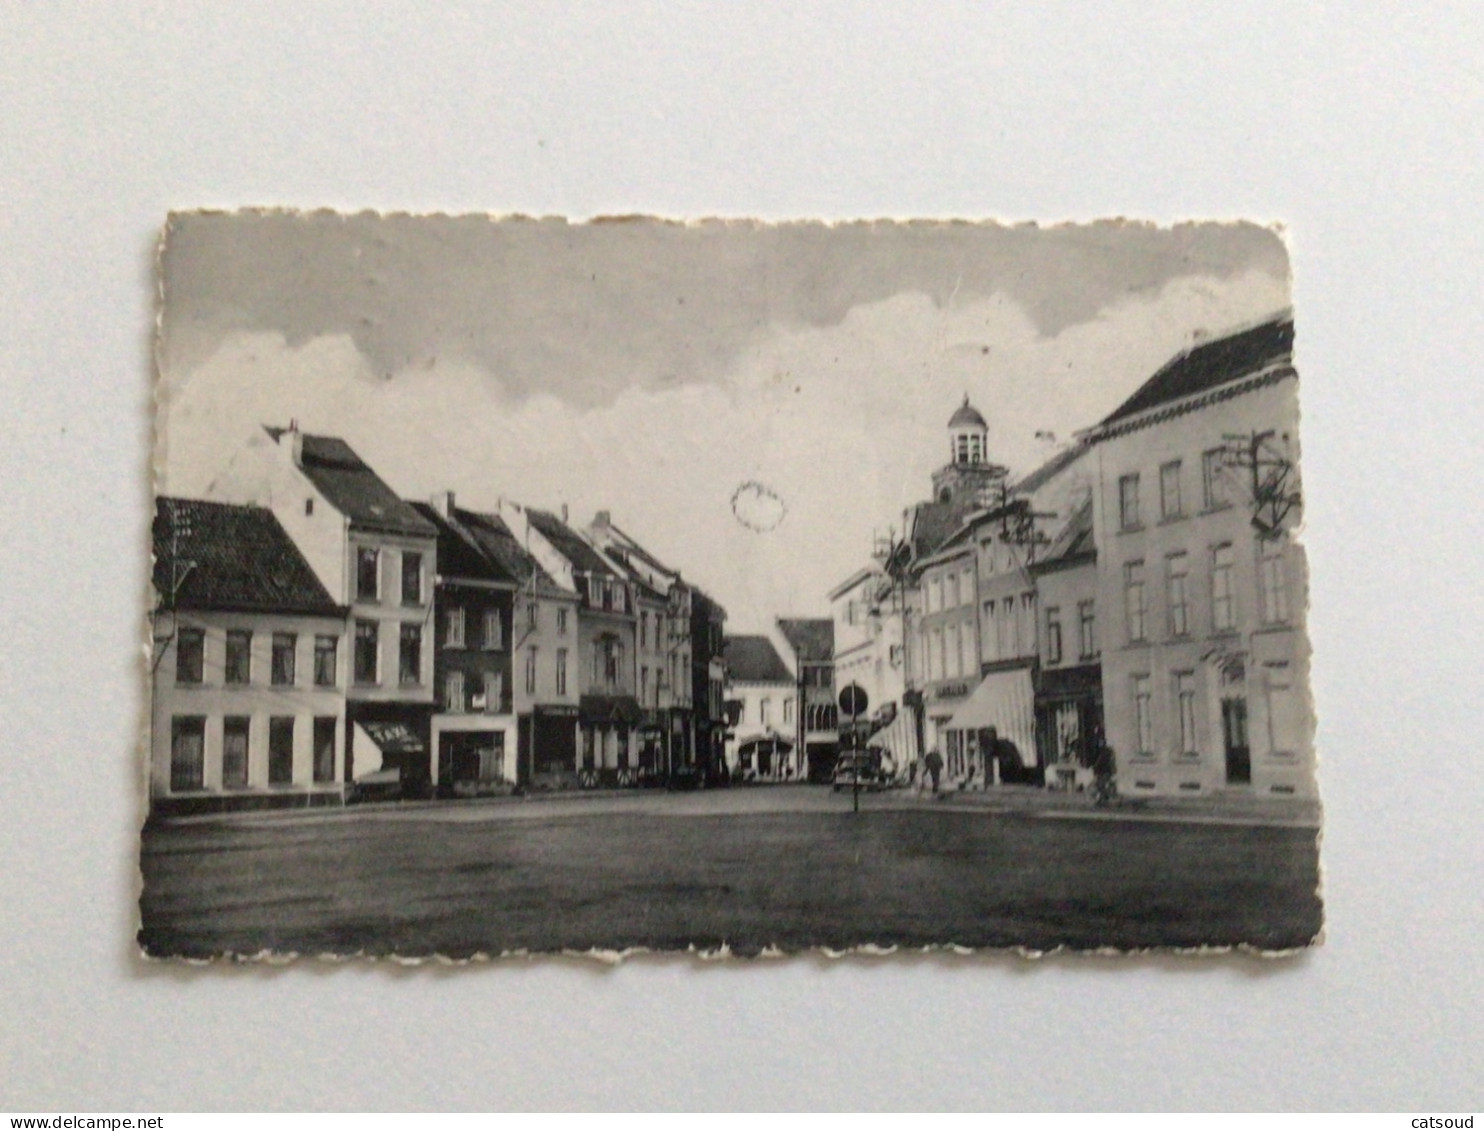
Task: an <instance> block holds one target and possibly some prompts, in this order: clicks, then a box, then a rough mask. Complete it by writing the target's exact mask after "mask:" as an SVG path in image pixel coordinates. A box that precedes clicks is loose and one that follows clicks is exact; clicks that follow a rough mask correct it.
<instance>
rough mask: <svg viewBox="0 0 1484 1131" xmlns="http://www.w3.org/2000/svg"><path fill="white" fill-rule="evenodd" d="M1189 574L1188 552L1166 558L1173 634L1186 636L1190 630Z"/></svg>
mask: <svg viewBox="0 0 1484 1131" xmlns="http://www.w3.org/2000/svg"><path fill="white" fill-rule="evenodd" d="M1189 575H1190V556H1189V555H1188V554H1186V553H1184V552H1180V553H1175V554H1171V555H1170V556H1169V557H1167V558H1166V559H1165V602H1166V604H1167V605H1168V607H1169V611H1170V635H1171V636H1184V635H1186V634H1187V633H1189V632H1190V601H1189V597H1188V596H1187V582H1188V581H1189Z"/></svg>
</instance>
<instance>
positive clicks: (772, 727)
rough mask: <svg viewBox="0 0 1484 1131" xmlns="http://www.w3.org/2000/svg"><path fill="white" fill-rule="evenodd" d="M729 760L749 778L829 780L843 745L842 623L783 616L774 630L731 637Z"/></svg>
mask: <svg viewBox="0 0 1484 1131" xmlns="http://www.w3.org/2000/svg"><path fill="white" fill-rule="evenodd" d="M725 670H726V681H727V682H726V702H727V705H728V707H729V709H730V719H729V721H730V729H729V730H728V731H727V732H726V746H725V763H726V767H727V772H728V773H729V774H730V776H731V777H733V778H740V779H742V780H745V781H774V782H776V781H816V782H818V781H827V780H829V777H830V774H831V773H832V772H833V769H834V763H835V756H836V754H837V752H838V749H839V737H840V736H839V717H838V708H837V707H836V703H835V676H834V671H835V625H834V622H833V621H832V620H830V619H829V618H826V617H779V618H777V619H776V620H775V621H774V623H773V627H772V632H771V633H768V634H762V635H745V636H744V635H737V636H729V637H727V638H726V665H725Z"/></svg>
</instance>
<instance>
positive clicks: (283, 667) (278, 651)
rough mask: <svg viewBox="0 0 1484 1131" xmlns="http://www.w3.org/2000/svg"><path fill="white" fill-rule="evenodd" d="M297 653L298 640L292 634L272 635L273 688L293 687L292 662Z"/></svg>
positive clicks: (279, 633)
mask: <svg viewBox="0 0 1484 1131" xmlns="http://www.w3.org/2000/svg"><path fill="white" fill-rule="evenodd" d="M298 651H299V638H298V637H297V636H295V635H294V634H293V633H292V632H275V633H274V634H273V686H274V687H293V686H294V676H295V673H294V667H295V665H294V660H295V655H296V653H297V652H298Z"/></svg>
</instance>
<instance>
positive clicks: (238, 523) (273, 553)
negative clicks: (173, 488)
mask: <svg viewBox="0 0 1484 1131" xmlns="http://www.w3.org/2000/svg"><path fill="white" fill-rule="evenodd" d="M154 551H155V564H154V585H155V591H156V592H157V593H158V594H159V595H160V602H161V604H162V605H167V606H174V607H175V608H181V609H201V610H206V609H222V610H232V611H236V612H264V613H299V614H311V615H323V616H334V617H340V616H344V615H345V610H344V609H343V608H341V607H340V606H338V605H336V604H335V602H334V601H333V600H331V599H330V594H329V592H328V591H327V590H326V589H325V587H324V586H323V585H322V584H320V580H319V578H317V577H316V576H315V575H314V570H312V569H311V568H310V566H309V563H308V562H307V561H305V560H304V555H303V554H301V553H300V552H299V548H298V547H297V546H295V545H294V542H293V539H291V538H290V537H289V536H288V532H287V531H285V530H284V528H283V527H282V526H281V525H279V522H278V519H277V518H275V517H274V515H273V512H272V511H270V510H268V509H267V508H266V507H253V506H239V505H236V504H232V503H209V502H205V501H203V500H200V499H176V498H160V499H156V500H155V521H154ZM172 590H173V592H172Z"/></svg>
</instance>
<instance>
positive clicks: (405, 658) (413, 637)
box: [397, 624, 423, 686]
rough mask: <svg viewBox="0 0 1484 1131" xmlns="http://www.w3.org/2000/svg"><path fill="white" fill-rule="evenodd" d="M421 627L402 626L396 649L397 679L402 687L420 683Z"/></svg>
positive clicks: (421, 664) (421, 657) (421, 669)
mask: <svg viewBox="0 0 1484 1131" xmlns="http://www.w3.org/2000/svg"><path fill="white" fill-rule="evenodd" d="M422 675H423V626H422V625H420V624H404V625H403V626H402V631H401V634H400V639H399V641H398V648H397V679H398V682H400V683H401V684H403V685H404V686H406V685H408V684H415V683H421V682H422Z"/></svg>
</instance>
